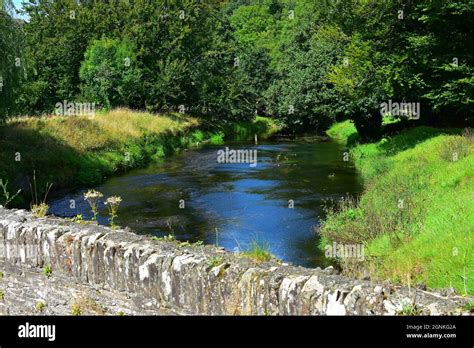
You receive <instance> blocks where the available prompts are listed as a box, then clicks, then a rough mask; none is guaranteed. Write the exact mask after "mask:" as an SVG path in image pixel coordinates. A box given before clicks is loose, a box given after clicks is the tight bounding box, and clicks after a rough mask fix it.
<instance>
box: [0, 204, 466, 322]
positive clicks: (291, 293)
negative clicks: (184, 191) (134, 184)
mask: <svg viewBox="0 0 474 348" xmlns="http://www.w3.org/2000/svg"><path fill="white" fill-rule="evenodd" d="M0 253H1V255H2V261H1V263H0V267H2V268H3V270H2V273H4V277H5V279H10V280H11V281H9V282H8V284H3V286H4V287H5V289H3V290H2V291H3V292H4V296H3V297H4V300H3V304H1V305H0V310H1V308H3V312H4V313H6V314H12V313H13V314H14V313H23V312H27V311H26V309H25V310H23V311H22V308H21V306H22V304H23V306H25V308H26V306H28V308H31V307H32V306H33V302H34V301H38V300H40V301H45V302H47V301H51V296H52V297H53V298H56V299H57V298H60V299H61V298H62V297H63V298H64V299H63V300H61V301H62V302H61V301H60V302H61V303H62V307H61V306H59V305H58V306H56V307H57V308H63V307H64V311H67V310H69V309H68V308H69V306H68V305H67V303H66V302H67V298H68V296H72V295H73V293H76V294H77V293H78V292H85V293H88V294H89V296H90V294H91V293H94V294H95V295H97V296H95V295H94V297H95V298H94V301H96V302H97V303H99V304H100V303H101V302H102V304H101V305H102V306H103V307H104V308H106V309H109V310H104V313H105V314H114V313H125V314H204V315H206V314H209V315H370V314H396V313H399V312H401V311H403V308H407V306H408V307H410V306H411V307H413V308H416V310H417V311H419V313H422V314H431V315H438V314H460V313H461V312H462V310H461V308H462V306H463V305H464V304H465V302H466V301H467V300H466V299H463V298H461V297H457V296H451V297H443V296H441V295H440V294H436V293H430V292H426V291H422V290H415V289H408V288H404V287H400V286H396V285H392V284H388V283H386V284H385V283H374V282H371V281H364V280H356V279H351V278H348V277H345V276H342V275H339V274H334V272H333V271H331V270H330V269H329V270H321V269H308V268H303V267H295V266H292V265H288V264H284V263H282V262H280V261H278V260H271V261H268V262H263V263H258V262H256V261H254V260H252V259H250V258H248V257H244V256H242V255H238V254H234V253H230V252H227V251H224V250H222V249H219V248H217V247H215V246H203V245H189V244H188V243H179V242H165V241H156V240H152V239H151V238H149V237H147V236H140V235H137V234H134V233H133V232H130V231H126V230H116V231H113V230H111V229H110V228H108V227H105V226H98V225H92V224H79V223H74V222H71V221H68V220H65V219H61V218H55V217H47V218H35V217H33V216H32V214H31V213H30V212H27V211H24V210H7V209H4V208H0ZM45 267H48V268H51V276H50V277H49V278H47V277H46V276H45V275H44V274H43V273H41V272H42V270H44V268H45ZM35 277H36V278H35ZM28 279H29V280H30V281H28ZM32 279H33V280H32ZM34 279H41V281H34ZM3 283H5V281H4V282H3ZM0 286H2V283H0ZM21 287H26V289H29V290H30V291H23V292H22V291H21ZM28 287H29V288H28ZM65 288H67V289H69V290H70V291H69V292H67V291H65ZM44 289H49V290H48V291H46V292H45V291H43V290H44ZM84 289H86V290H84ZM87 289H89V290H90V289H92V290H93V292H91V291H92V290H90V291H88V290H87ZM0 290H1V289H0ZM26 293H30V294H31V293H34V294H35V296H36V297H35V296H33V297H34V298H31V299H30V300H28V299H26V297H27V296H26ZM22 294H23V295H22ZM47 294H49V299H48V298H47V297H48V295H47ZM51 294H55V295H51ZM100 294H103V300H102V298H101V296H100ZM22 296H25V299H24V301H22V298H21V297H22ZM42 296H43V297H45V298H44V299H41V297H42ZM61 296H62V297H61ZM114 298H116V299H117V301H115V302H118V303H119V305H117V303H114ZM8 300H9V302H8ZM127 301H129V303H128V304H127ZM114 306H115V307H114ZM45 308H47V306H45ZM120 308H122V309H123V310H119V309H120ZM47 313H48V312H47ZM49 313H50V314H65V313H63V312H62V311H61V310H57V311H54V310H51V311H50V312H49Z"/></svg>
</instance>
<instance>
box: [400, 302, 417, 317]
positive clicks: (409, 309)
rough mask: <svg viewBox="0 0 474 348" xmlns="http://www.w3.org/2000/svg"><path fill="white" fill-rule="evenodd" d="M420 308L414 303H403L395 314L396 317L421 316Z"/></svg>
mask: <svg viewBox="0 0 474 348" xmlns="http://www.w3.org/2000/svg"><path fill="white" fill-rule="evenodd" d="M421 312H422V311H421V308H418V307H417V305H416V304H415V303H410V302H405V303H403V304H402V308H401V309H400V310H399V311H397V312H396V315H404V316H414V315H420V314H421Z"/></svg>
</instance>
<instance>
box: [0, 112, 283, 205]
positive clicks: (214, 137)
mask: <svg viewBox="0 0 474 348" xmlns="http://www.w3.org/2000/svg"><path fill="white" fill-rule="evenodd" d="M278 129H279V128H278V126H276V125H275V124H274V123H273V122H272V121H271V120H269V119H267V118H263V117H257V118H256V119H255V120H254V121H253V122H240V123H238V124H232V125H227V126H216V125H214V126H212V127H210V126H208V125H204V124H203V123H202V121H200V120H198V119H197V118H193V117H191V116H187V115H182V114H178V113H173V114H166V115H156V114H150V113H145V112H137V111H131V110H127V109H116V110H112V111H110V112H99V113H97V114H96V115H95V116H74V117H60V116H48V117H22V118H15V119H11V120H10V121H8V122H7V123H6V125H4V126H2V127H0V149H1V150H0V178H1V179H3V180H4V181H5V180H8V181H9V185H8V190H9V191H10V193H14V192H17V190H18V189H22V194H20V195H19V196H18V197H17V198H16V199H15V200H14V201H12V202H11V203H10V206H28V204H29V201H30V197H31V194H30V182H31V181H32V178H33V173H34V172H35V173H36V184H37V185H36V186H37V190H38V196H39V197H40V198H41V197H42V196H43V194H44V192H43V191H44V188H45V187H46V183H52V184H53V190H59V189H66V188H67V189H72V188H77V187H85V186H92V185H96V184H98V183H100V182H103V181H104V180H105V178H107V177H110V176H112V175H114V174H120V173H123V172H125V171H127V170H129V169H131V168H136V167H141V166H144V165H146V164H147V163H149V162H150V161H152V160H157V159H161V158H164V157H166V156H169V155H171V154H173V153H175V152H176V151H180V150H182V149H185V148H190V147H197V146H200V145H202V144H205V143H211V144H221V143H223V142H224V140H225V139H233V138H238V139H247V138H249V137H252V138H253V136H254V134H257V135H258V136H259V137H266V136H270V135H271V134H272V133H273V132H276V131H277V130H278ZM3 198H4V197H3V195H2V193H0V199H2V200H1V201H0V204H1V203H3Z"/></svg>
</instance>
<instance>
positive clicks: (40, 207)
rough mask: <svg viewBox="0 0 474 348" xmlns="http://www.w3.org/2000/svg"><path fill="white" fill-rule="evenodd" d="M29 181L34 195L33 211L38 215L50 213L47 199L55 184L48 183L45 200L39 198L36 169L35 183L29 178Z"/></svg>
mask: <svg viewBox="0 0 474 348" xmlns="http://www.w3.org/2000/svg"><path fill="white" fill-rule="evenodd" d="M29 183H30V191H31V197H32V202H31V211H32V212H33V215H35V216H36V217H45V216H46V214H48V209H49V205H48V204H47V203H46V199H47V198H48V194H49V191H50V190H51V187H52V186H53V184H50V183H46V188H45V191H44V197H43V200H39V199H38V190H37V185H36V170H34V171H33V183H32V182H31V180H29Z"/></svg>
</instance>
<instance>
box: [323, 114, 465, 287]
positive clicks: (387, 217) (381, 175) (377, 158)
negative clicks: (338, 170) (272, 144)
mask: <svg viewBox="0 0 474 348" xmlns="http://www.w3.org/2000/svg"><path fill="white" fill-rule="evenodd" d="M352 131H355V129H353V130H352ZM328 133H329V135H330V136H333V137H335V138H336V139H339V140H340V141H341V142H347V140H348V138H350V137H351V136H352V137H353V138H354V135H353V132H351V130H350V124H348V123H347V122H346V123H345V124H343V125H341V124H338V125H335V126H334V127H333V128H332V129H331V130H330V131H329V132H328ZM350 153H351V157H352V159H353V160H354V161H355V163H356V166H357V168H358V169H359V170H360V173H361V174H362V177H363V179H364V182H365V188H366V189H365V192H364V193H363V195H362V196H361V197H360V200H359V201H358V202H354V201H349V202H347V201H346V202H344V203H343V204H341V205H340V207H339V209H337V210H336V211H332V212H331V211H330V212H329V214H328V216H327V219H326V221H325V223H324V224H323V227H322V229H321V234H322V236H323V240H324V241H326V242H332V241H336V242H338V243H363V244H364V245H365V254H366V255H365V256H366V260H365V261H364V263H363V264H362V265H360V266H362V268H363V269H366V270H369V271H370V272H371V273H372V275H373V276H374V277H376V278H380V279H391V280H392V281H396V282H400V283H403V284H411V285H413V284H416V283H418V282H423V283H425V284H426V285H427V286H429V287H433V288H446V287H454V288H455V289H456V290H457V291H458V292H459V293H461V294H471V295H472V294H474V255H473V251H474V199H473V198H474V137H473V134H472V133H466V134H464V135H461V131H460V130H453V129H450V130H443V129H435V128H429V127H417V128H412V129H409V130H406V131H404V132H402V133H400V134H397V135H395V136H393V137H386V138H383V139H382V140H380V141H379V142H377V143H371V144H357V145H353V146H352V148H351V150H350Z"/></svg>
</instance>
